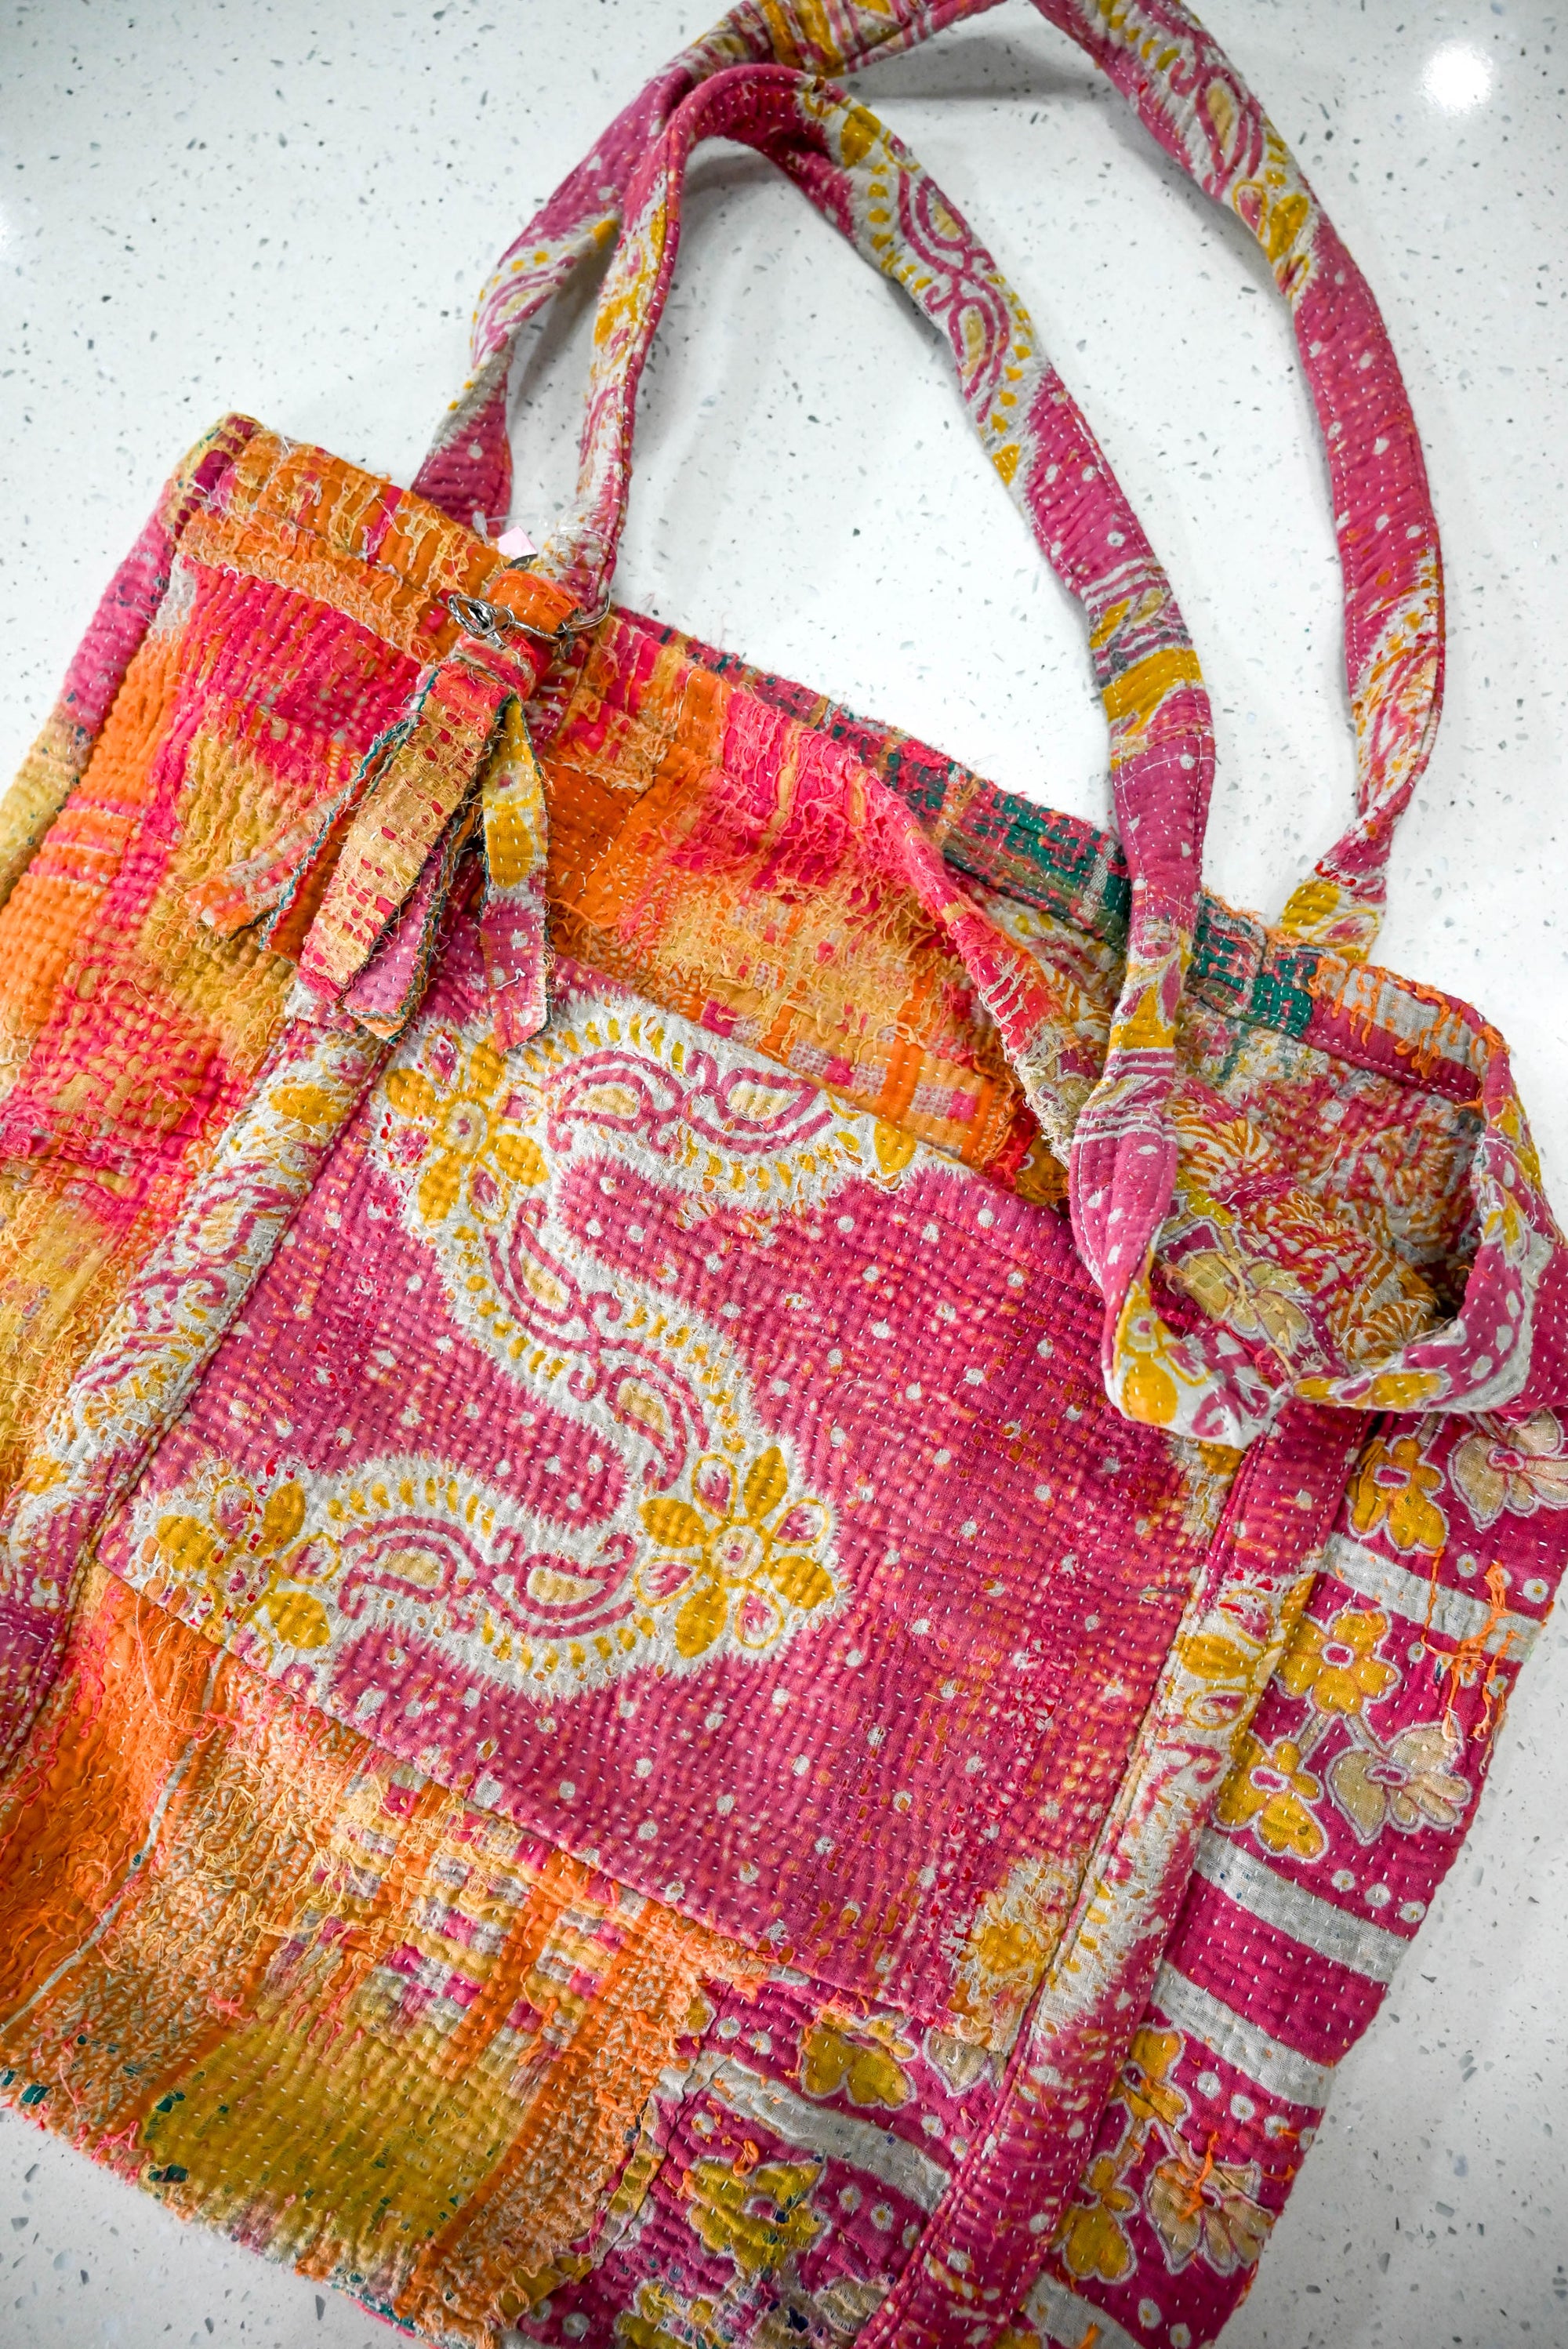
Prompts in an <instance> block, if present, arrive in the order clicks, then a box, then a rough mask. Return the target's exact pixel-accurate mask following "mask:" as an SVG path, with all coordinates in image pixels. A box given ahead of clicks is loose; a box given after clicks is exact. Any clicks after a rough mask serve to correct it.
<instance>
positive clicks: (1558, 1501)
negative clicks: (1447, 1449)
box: [1449, 1411, 1568, 1528]
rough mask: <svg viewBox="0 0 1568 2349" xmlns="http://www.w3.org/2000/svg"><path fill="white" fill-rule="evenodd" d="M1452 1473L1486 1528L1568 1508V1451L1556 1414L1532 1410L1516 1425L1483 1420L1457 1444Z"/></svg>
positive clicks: (1482, 1525) (1475, 1515) (1471, 1509)
mask: <svg viewBox="0 0 1568 2349" xmlns="http://www.w3.org/2000/svg"><path fill="white" fill-rule="evenodd" d="M1449 1474H1450V1475H1451V1476H1452V1477H1453V1480H1454V1483H1455V1484H1456V1485H1458V1487H1459V1489H1460V1492H1461V1493H1462V1494H1463V1495H1464V1497H1465V1500H1466V1502H1467V1504H1468V1505H1469V1507H1470V1515H1471V1516H1472V1517H1473V1518H1474V1519H1475V1521H1476V1524H1477V1525H1478V1526H1481V1527H1483V1528H1484V1527H1486V1526H1492V1525H1495V1524H1496V1523H1497V1520H1498V1518H1499V1517H1501V1516H1502V1515H1503V1513H1504V1511H1505V1510H1506V1511H1507V1512H1508V1514H1509V1515H1510V1516H1517V1517H1531V1516H1534V1514H1535V1512H1536V1510H1537V1509H1568V1450H1565V1449H1564V1446H1563V1427H1562V1423H1561V1422H1560V1421H1559V1419H1558V1417H1557V1414H1556V1413H1555V1412H1551V1411H1537V1412H1532V1413H1531V1415H1530V1417H1529V1418H1528V1419H1522V1420H1520V1421H1518V1422H1517V1423H1513V1424H1510V1423H1508V1422H1506V1421H1503V1420H1496V1419H1483V1420H1481V1421H1480V1423H1479V1425H1478V1428H1477V1432H1476V1433H1475V1434H1473V1435H1467V1436H1466V1437H1465V1439H1464V1441H1463V1442H1462V1443H1461V1444H1457V1445H1456V1446H1455V1447H1454V1456H1453V1458H1452V1460H1451V1461H1450V1462H1449Z"/></svg>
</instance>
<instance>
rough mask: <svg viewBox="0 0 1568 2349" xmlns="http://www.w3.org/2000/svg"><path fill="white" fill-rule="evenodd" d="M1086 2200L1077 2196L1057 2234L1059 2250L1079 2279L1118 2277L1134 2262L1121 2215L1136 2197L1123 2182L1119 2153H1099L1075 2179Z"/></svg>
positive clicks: (1108, 2280)
mask: <svg viewBox="0 0 1568 2349" xmlns="http://www.w3.org/2000/svg"><path fill="white" fill-rule="evenodd" d="M1078 2193H1079V2195H1080V2196H1085V2197H1087V2198H1088V2199H1086V2200H1080V2201H1078V2202H1075V2203H1074V2204H1073V2205H1072V2207H1071V2209H1069V2210H1068V2214H1067V2217H1066V2218H1065V2219H1064V2220H1063V2221H1062V2225H1061V2229H1060V2231H1059V2232H1058V2234H1057V2244H1056V2248H1057V2253H1058V2255H1059V2257H1060V2259H1061V2262H1062V2265H1063V2266H1064V2267H1065V2268H1066V2269H1067V2271H1068V2274H1069V2275H1075V2276H1077V2277H1078V2280H1079V2281H1080V2282H1086V2281H1087V2280H1088V2277H1090V2276H1098V2277H1099V2281H1100V2282H1101V2283H1119V2282H1121V2279H1122V2277H1123V2276H1124V2275H1126V2274H1128V2273H1129V2272H1130V2270H1131V2267H1132V2261H1133V2252H1132V2245H1131V2244H1130V2242H1129V2241H1128V2240H1127V2230H1126V2229H1125V2228H1124V2227H1123V2226H1122V2223H1121V2222H1122V2220H1123V2219H1124V2218H1125V2217H1126V2215H1127V2213H1128V2212H1129V2211H1130V2210H1136V2209H1137V2208H1138V2197H1137V2195H1136V2194H1134V2193H1133V2192H1132V2190H1131V2189H1130V2187H1126V2186H1124V2185H1123V2184H1122V2182H1121V2164H1120V2157H1119V2154H1114V2153H1097V2154H1096V2155H1095V2158H1094V2159H1093V2160H1092V2161H1091V2162H1090V2163H1089V2166H1088V2168H1087V2169H1086V2170H1085V2172H1084V2174H1083V2177H1082V2178H1080V2179H1079V2181H1078Z"/></svg>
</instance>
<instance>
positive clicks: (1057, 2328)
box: [1024, 2268, 1140, 2349]
mask: <svg viewBox="0 0 1568 2349" xmlns="http://www.w3.org/2000/svg"><path fill="white" fill-rule="evenodd" d="M1024 2313H1025V2315H1026V2317H1027V2318H1028V2320H1029V2322H1030V2323H1031V2324H1032V2325H1034V2326H1035V2327H1036V2328H1037V2331H1038V2332H1039V2333H1042V2334H1043V2335H1044V2337H1045V2339H1046V2340H1047V2341H1051V2342H1057V2343H1059V2344H1060V2349H1140V2344H1138V2343H1136V2342H1135V2341H1134V2340H1133V2337H1132V2335H1131V2333H1128V2332H1126V2331H1124V2330H1123V2328H1122V2326H1120V2325H1119V2323H1117V2321H1116V2319H1115V2317H1114V2316H1110V2315H1108V2314H1107V2313H1106V2311H1105V2310H1104V2309H1103V2308H1096V2307H1093V2306H1092V2305H1091V2304H1090V2302H1088V2301H1087V2300H1080V2299H1079V2298H1078V2294H1077V2292H1069V2291H1068V2287H1067V2285H1066V2284H1065V2283H1063V2282H1060V2280H1059V2279H1058V2278H1057V2277H1056V2276H1054V2275H1052V2273H1051V2271H1050V2270H1049V2269H1048V2268H1042V2269H1041V2271H1040V2273H1039V2277H1038V2279H1037V2282H1036V2284H1035V2288H1034V2290H1033V2291H1032V2292H1030V2294H1029V2297H1028V2299H1027V2300H1026V2302H1025V2303H1024Z"/></svg>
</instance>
